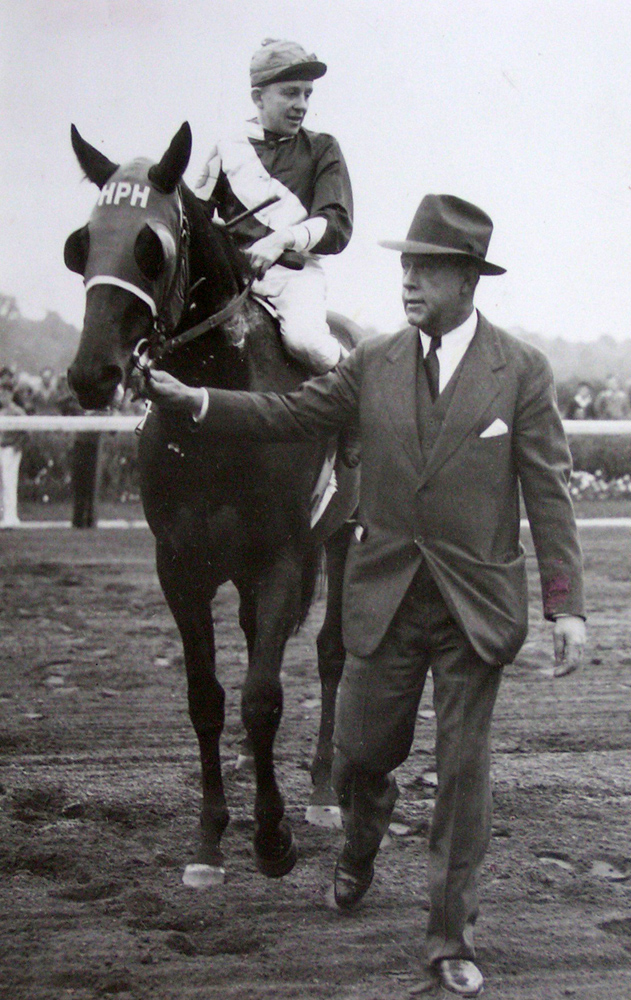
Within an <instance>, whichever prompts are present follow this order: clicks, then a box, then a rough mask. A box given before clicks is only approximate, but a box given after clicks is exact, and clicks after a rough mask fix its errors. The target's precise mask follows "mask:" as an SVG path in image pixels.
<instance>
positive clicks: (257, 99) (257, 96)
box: [251, 87, 263, 108]
mask: <svg viewBox="0 0 631 1000" xmlns="http://www.w3.org/2000/svg"><path fill="white" fill-rule="evenodd" d="M262 92H263V88H262V87H252V90H251V94H252V100H253V101H254V103H255V104H256V106H257V108H260V107H261V104H262V101H261V94H262Z"/></svg>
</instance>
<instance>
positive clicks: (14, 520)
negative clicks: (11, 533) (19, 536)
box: [0, 445, 22, 528]
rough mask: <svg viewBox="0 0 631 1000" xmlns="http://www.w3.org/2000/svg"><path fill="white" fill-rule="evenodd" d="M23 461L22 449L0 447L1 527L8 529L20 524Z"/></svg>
mask: <svg viewBox="0 0 631 1000" xmlns="http://www.w3.org/2000/svg"><path fill="white" fill-rule="evenodd" d="M21 461H22V449H21V448H19V449H18V448H14V447H13V445H0V526H1V525H4V527H6V528H10V527H12V526H13V525H16V524H19V519H18V476H19V472H20V462H21Z"/></svg>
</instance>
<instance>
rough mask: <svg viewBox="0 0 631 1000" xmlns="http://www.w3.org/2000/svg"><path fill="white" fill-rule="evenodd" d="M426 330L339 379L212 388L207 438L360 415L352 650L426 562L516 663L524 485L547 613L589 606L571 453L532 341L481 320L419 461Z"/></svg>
mask: <svg viewBox="0 0 631 1000" xmlns="http://www.w3.org/2000/svg"><path fill="white" fill-rule="evenodd" d="M417 338H418V331H417V330H413V329H408V330H404V331H403V332H402V333H398V334H395V335H393V336H388V337H376V338H374V339H370V340H366V341H364V342H362V343H361V344H360V345H359V347H358V348H357V349H356V350H355V351H354V353H353V354H352V355H351V356H350V357H349V358H348V359H347V360H346V361H344V362H343V364H341V365H340V366H338V368H337V369H336V370H335V371H334V372H332V373H329V374H328V375H325V376H322V377H320V378H316V379H312V380H311V381H309V382H307V383H305V385H304V386H302V388H301V389H299V390H297V391H296V392H293V393H290V394H288V395H284V396H278V395H274V394H268V393H228V392H223V391H222V390H210V391H209V396H210V401H209V409H208V413H207V415H206V417H205V418H204V421H203V422H202V433H208V434H211V435H213V434H217V435H218V436H241V435H243V436H246V437H248V438H250V439H255V440H261V441H270V440H276V441H281V440H296V439H304V438H311V437H314V436H318V435H321V434H330V433H332V432H334V431H335V430H336V429H337V428H339V427H340V426H342V425H344V424H345V423H347V422H348V421H349V420H351V419H353V418H356V417H357V416H359V422H360V430H361V445H362V471H361V490H360V504H359V526H358V529H357V531H356V532H355V535H354V537H353V538H352V540H351V545H350V550H349V554H348V559H347V565H346V575H345V585H344V586H345V589H344V608H343V620H344V641H345V644H346V647H347V649H348V650H349V651H350V652H352V653H355V654H356V655H358V656H368V655H370V654H371V653H372V652H374V650H375V649H376V648H377V646H378V645H379V643H380V641H381V640H382V638H383V636H384V634H385V632H386V630H387V628H388V625H389V624H390V622H391V620H392V618H393V616H394V614H395V612H396V610H397V608H398V607H399V604H400V603H401V600H402V598H403V596H404V594H405V592H406V590H407V588H408V586H409V585H410V582H411V581H412V578H413V577H414V575H415V573H416V571H417V569H418V567H419V565H420V563H421V561H422V559H425V560H426V563H427V566H428V567H429V569H430V571H431V573H432V575H433V577H434V580H435V581H436V583H437V585H438V587H439V589H440V591H441V593H442V595H443V597H444V599H445V601H446V603H447V605H448V606H449V608H450V610H451V612H452V614H453V616H454V618H455V619H456V621H457V622H458V623H459V624H460V626H461V628H462V629H463V630H464V632H465V633H466V635H467V636H468V638H469V640H470V642H471V644H472V645H473V647H474V648H475V650H476V651H477V652H478V654H479V655H480V656H481V657H482V658H483V659H484V660H485V661H486V662H488V663H491V664H498V665H500V664H504V663H509V662H511V660H512V659H513V658H514V656H515V654H516V653H517V651H518V650H519V648H520V646H521V645H522V643H523V641H524V639H525V637H526V633H527V627H528V595H527V581H526V568H525V554H524V551H523V549H522V547H521V545H520V542H519V517H520V513H519V489H518V484H519V483H521V488H522V492H523V497H524V501H525V505H526V511H527V514H528V518H529V520H530V526H531V530H532V536H533V541H534V545H535V549H536V554H537V559H538V563H539V571H540V576H541V583H542V590H543V603H544V613H545V615H546V617H548V618H553V617H554V616H555V615H557V614H559V613H561V614H563V613H565V614H577V615H582V614H583V595H582V568H581V553H580V547H579V543H578V538H577V531H576V524H575V520H574V514H573V509H572V503H571V500H570V496H569V492H568V486H567V482H568V477H569V473H570V469H571V458H570V454H569V450H568V446H567V442H566V439H565V435H564V432H563V427H562V424H561V419H560V416H559V412H558V409H557V405H556V400H555V392H554V385H553V379H552V373H551V370H550V367H549V365H548V362H547V361H546V359H545V357H544V356H543V355H542V354H541V353H540V352H539V351H538V350H536V348H534V347H532V346H530V345H528V344H525V343H523V342H521V341H519V340H517V339H516V338H514V337H512V336H510V335H509V334H508V333H505V332H504V331H503V330H500V329H498V328H497V327H494V326H492V325H491V324H490V323H489V322H488V321H487V320H486V319H484V317H483V316H480V317H479V321H478V327H477V330H476V334H475V336H474V338H473V340H472V341H471V344H470V345H469V348H468V350H467V353H466V355H465V357H464V359H463V361H462V367H461V371H460V377H459V379H458V382H457V385H456V388H455V391H454V394H453V397H452V400H451V404H450V406H449V409H448V411H447V414H446V416H445V419H444V423H443V426H442V428H441V430H440V433H439V435H438V438H437V440H436V443H435V445H434V448H433V450H432V452H431V454H430V455H429V458H428V460H427V461H426V462H423V461H422V458H421V446H420V439H419V430H418V423H417V406H416V380H417V372H416V365H417ZM504 428H505V431H504ZM489 429H491V433H490V435H487V434H485V433H484V432H485V431H487V430H489ZM496 431H499V433H495V432H496Z"/></svg>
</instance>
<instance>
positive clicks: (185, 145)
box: [149, 122, 193, 194]
mask: <svg viewBox="0 0 631 1000" xmlns="http://www.w3.org/2000/svg"><path fill="white" fill-rule="evenodd" d="M192 146H193V134H192V132H191V126H190V125H189V123H188V122H184V124H183V125H181V126H180V128H179V129H178V131H177V132H176V133H175V135H174V136H173V138H172V140H171V145H170V146H169V148H168V149H167V151H166V153H165V154H164V156H163V157H162V159H161V160H160V162H159V163H154V165H153V166H152V167H149V180H150V181H151V183H152V184H155V186H156V187H157V188H158V189H159V190H160V191H163V192H164V193H165V194H172V193H173V191H175V188H176V187H177V185H178V184H179V183H180V181H181V180H182V174H183V173H184V171H185V170H186V168H187V167H188V161H189V160H190V158H191V148H192Z"/></svg>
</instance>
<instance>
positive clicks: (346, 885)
mask: <svg viewBox="0 0 631 1000" xmlns="http://www.w3.org/2000/svg"><path fill="white" fill-rule="evenodd" d="M374 874H375V866H374V864H373V862H372V860H369V861H364V862H359V861H354V860H353V861H349V860H348V858H347V857H345V856H344V853H342V854H341V855H340V857H339V859H338V862H337V864H336V866H335V881H334V883H333V888H334V893H335V902H336V904H337V907H338V909H340V910H344V911H345V912H348V911H349V910H353V909H354V908H355V907H356V906H357V904H358V903H359V901H360V899H361V898H362V896H363V895H365V893H366V891H367V889H368V888H369V886H370V883H371V882H372V879H373V875H374Z"/></svg>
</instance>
